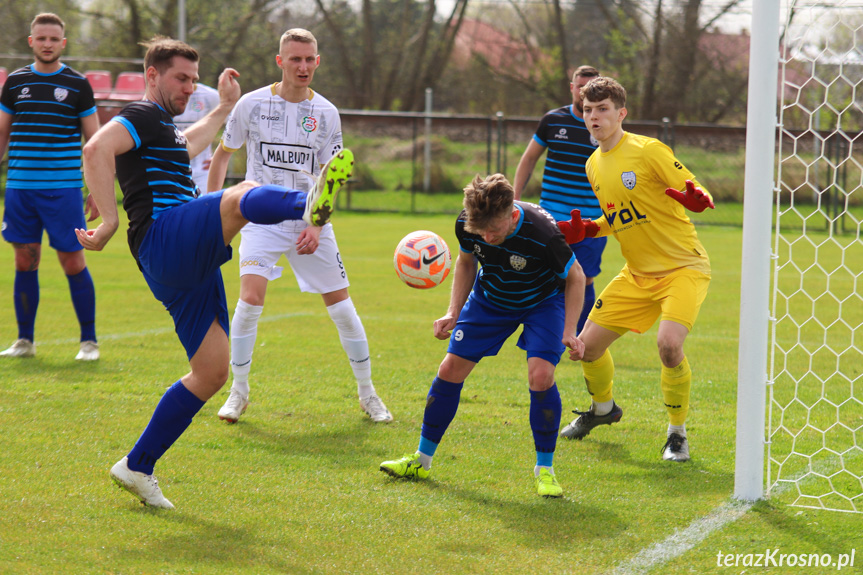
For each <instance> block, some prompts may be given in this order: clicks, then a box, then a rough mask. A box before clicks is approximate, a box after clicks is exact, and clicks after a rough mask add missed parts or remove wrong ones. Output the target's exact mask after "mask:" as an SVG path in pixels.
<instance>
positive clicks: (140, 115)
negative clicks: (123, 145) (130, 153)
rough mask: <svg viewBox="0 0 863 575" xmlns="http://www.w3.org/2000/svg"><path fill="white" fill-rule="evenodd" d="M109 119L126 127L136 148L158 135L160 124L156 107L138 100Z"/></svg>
mask: <svg viewBox="0 0 863 575" xmlns="http://www.w3.org/2000/svg"><path fill="white" fill-rule="evenodd" d="M111 121H112V122H118V123H119V124H121V125H122V126H123V127H124V128H126V130H127V131H128V132H129V135H130V136H132V139H133V140H134V141H135V149H136V150H137V149H138V148H140V147H141V146H143V145H145V144H147V143H149V142H151V141H152V140H153V139H154V138H155V137H156V136H157V135H158V133H159V126H160V125H161V122H160V118H159V113H158V109H157V108H156V107H155V106H152V107H151V106H148V105H146V104H143V103H138V102H135V103H133V104H129V105H128V106H126V107H125V108H123V110H122V111H121V112H120V113H119V114H117V115H116V116H114V117H113V118H111Z"/></svg>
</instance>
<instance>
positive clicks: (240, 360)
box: [231, 300, 264, 397]
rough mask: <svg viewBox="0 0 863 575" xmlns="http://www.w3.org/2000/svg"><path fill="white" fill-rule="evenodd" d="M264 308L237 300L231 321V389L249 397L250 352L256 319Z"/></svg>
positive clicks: (255, 328) (255, 336)
mask: <svg viewBox="0 0 863 575" xmlns="http://www.w3.org/2000/svg"><path fill="white" fill-rule="evenodd" d="M262 311H264V306H261V305H251V304H248V303H246V302H244V301H243V300H237V307H236V309H235V310H234V317H233V319H231V371H232V372H233V374H234V382H233V383H232V384H231V389H233V390H236V391H237V393H240V394H242V395H243V396H244V397H249V371H251V368H252V351H253V350H254V348H255V339H256V338H257V337H258V319H260V317H261V312H262Z"/></svg>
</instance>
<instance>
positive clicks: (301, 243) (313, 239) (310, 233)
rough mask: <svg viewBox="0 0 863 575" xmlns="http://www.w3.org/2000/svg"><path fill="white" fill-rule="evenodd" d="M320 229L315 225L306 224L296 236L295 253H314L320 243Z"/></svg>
mask: <svg viewBox="0 0 863 575" xmlns="http://www.w3.org/2000/svg"><path fill="white" fill-rule="evenodd" d="M321 229H322V228H320V227H317V226H308V227H307V228H306V229H304V230H303V231H302V232H300V237H298V238H297V254H299V255H308V254H313V253H315V250H316V249H318V246H319V245H320V238H321Z"/></svg>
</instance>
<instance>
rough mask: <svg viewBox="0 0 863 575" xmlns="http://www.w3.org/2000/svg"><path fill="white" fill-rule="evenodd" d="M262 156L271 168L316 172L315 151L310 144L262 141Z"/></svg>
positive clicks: (265, 163)
mask: <svg viewBox="0 0 863 575" xmlns="http://www.w3.org/2000/svg"><path fill="white" fill-rule="evenodd" d="M261 157H262V159H263V161H264V165H265V166H267V167H269V168H278V169H280V170H288V171H289V172H308V173H310V174H311V173H314V165H313V161H312V160H313V158H314V152H312V149H311V148H310V147H308V146H300V145H296V144H272V143H269V142H261Z"/></svg>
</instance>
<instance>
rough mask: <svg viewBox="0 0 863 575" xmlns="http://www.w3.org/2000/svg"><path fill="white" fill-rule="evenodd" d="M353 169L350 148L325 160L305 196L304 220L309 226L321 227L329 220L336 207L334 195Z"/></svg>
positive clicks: (352, 157)
mask: <svg viewBox="0 0 863 575" xmlns="http://www.w3.org/2000/svg"><path fill="white" fill-rule="evenodd" d="M353 169H354V154H353V153H352V152H351V151H350V150H342V151H341V152H339V153H338V154H336V155H335V156H333V157H332V158H331V159H330V161H329V162H327V165H326V166H324V167H323V169H321V173H320V175H319V176H318V180H317V182H316V183H315V187H314V189H312V191H311V192H309V195H308V197H307V198H306V211H305V212H304V213H303V221H304V222H306V223H307V224H309V225H310V226H316V227H321V226H323V225H325V224H326V223H327V222H329V221H330V216H332V214H333V210H334V209H335V208H336V196H337V195H338V193H339V190H340V189H341V187H342V186H344V185H345V184H346V183H347V181H348V178H350V177H351V173H352V172H353Z"/></svg>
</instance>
